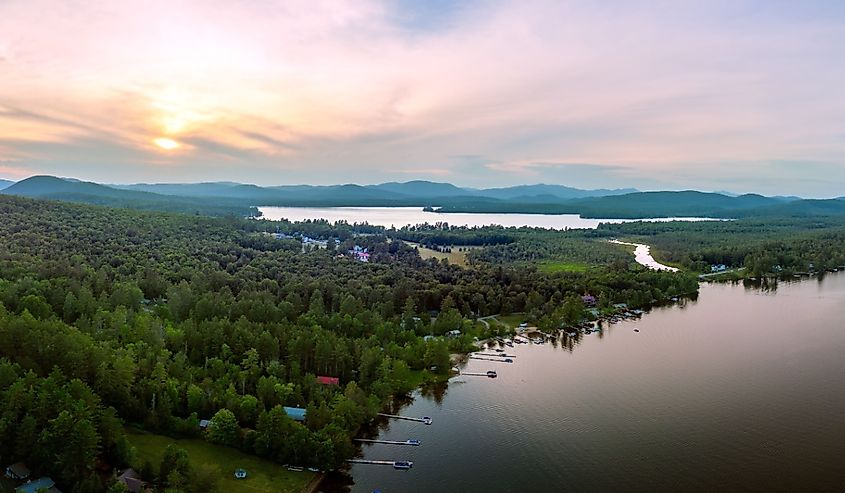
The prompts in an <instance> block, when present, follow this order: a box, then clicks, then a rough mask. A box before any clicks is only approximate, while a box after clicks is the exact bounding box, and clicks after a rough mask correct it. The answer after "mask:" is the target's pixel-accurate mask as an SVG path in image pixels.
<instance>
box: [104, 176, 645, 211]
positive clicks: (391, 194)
mask: <svg viewBox="0 0 845 493" xmlns="http://www.w3.org/2000/svg"><path fill="white" fill-rule="evenodd" d="M111 186H112V187H114V188H120V189H125V190H137V191H145V192H153V193H159V194H163V195H182V196H186V197H209V196H214V197H230V198H241V199H257V200H274V201H278V200H303V201H307V200H309V199H310V200H312V201H320V200H323V196H324V195H325V196H326V199H328V198H329V197H328V195H329V194H330V195H331V199H332V200H338V199H340V198H345V199H347V200H354V199H358V200H388V201H403V200H404V201H410V202H418V201H415V200H413V199H426V200H428V201H430V200H432V199H445V198H455V197H483V198H489V199H499V200H511V199H514V198H518V197H526V198H529V197H535V196H550V197H554V198H555V199H557V200H560V199H564V200H568V199H576V198H585V197H600V196H606V195H622V194H626V193H633V192H637V190H636V189H634V188H625V189H616V190H608V189H600V190H582V189H579V188H572V187H567V186H563V185H545V184H539V185H517V186H513V187H506V188H487V189H476V188H462V187H458V186H456V185H453V184H451V183H438V182H432V181H425V180H413V181H408V182H404V183H400V182H388V183H381V184H378V185H356V184H344V185H277V186H270V187H260V186H258V185H248V184H240V183H231V182H216V183H160V184H146V183H139V184H132V185H111ZM279 193H282V194H284V196H282V195H279ZM260 205H272V204H260ZM412 205H417V204H416V203H414V204H412ZM434 205H437V204H434Z"/></svg>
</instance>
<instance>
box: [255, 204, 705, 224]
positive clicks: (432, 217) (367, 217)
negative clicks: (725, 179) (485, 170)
mask: <svg viewBox="0 0 845 493" xmlns="http://www.w3.org/2000/svg"><path fill="white" fill-rule="evenodd" d="M258 210H259V211H261V214H262V217H263V218H265V219H272V220H279V219H287V220H289V221H304V220H306V219H326V220H328V221H329V222H332V223H333V222H336V221H341V220H343V221H347V222H349V223H350V224H352V223H356V222H358V223H363V222H368V223H370V224H372V225H375V226H384V227H387V228H389V227H391V226H396V227H397V228H401V227H402V226H405V225H409V224H410V225H414V224H422V223H426V222H427V223H429V224H434V223H436V222H447V223H449V224H451V225H453V226H489V225H491V224H498V225H501V226H506V227H510V226H516V227H520V226H533V227H538V228H552V229H572V228H584V229H595V228H596V227H598V225H599V223H622V222H630V221H632V220H631V219H586V218H583V217H581V216H579V215H578V214H471V213H449V214H438V213H436V212H423V210H422V208H421V207H259V208H258ZM638 220H639V219H638ZM707 220H712V219H708V218H696V217H682V218H658V219H648V221H707Z"/></svg>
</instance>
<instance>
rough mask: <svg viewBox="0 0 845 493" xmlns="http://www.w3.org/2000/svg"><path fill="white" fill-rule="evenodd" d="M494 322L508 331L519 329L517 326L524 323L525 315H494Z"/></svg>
mask: <svg viewBox="0 0 845 493" xmlns="http://www.w3.org/2000/svg"><path fill="white" fill-rule="evenodd" d="M495 320H496V321H498V322H499V323H500V324H502V325H504V326H505V327H507V328H509V329H515V328H517V327H519V324H521V323H522V322H525V314H524V313H512V314H510V315H496V318H495Z"/></svg>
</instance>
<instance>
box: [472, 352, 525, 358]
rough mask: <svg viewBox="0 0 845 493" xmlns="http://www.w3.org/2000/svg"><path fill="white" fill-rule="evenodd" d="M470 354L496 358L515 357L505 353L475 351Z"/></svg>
mask: <svg viewBox="0 0 845 493" xmlns="http://www.w3.org/2000/svg"><path fill="white" fill-rule="evenodd" d="M472 356H495V357H496V358H516V356H514V355H513V354H505V353H475V354H471V355H470V357H472Z"/></svg>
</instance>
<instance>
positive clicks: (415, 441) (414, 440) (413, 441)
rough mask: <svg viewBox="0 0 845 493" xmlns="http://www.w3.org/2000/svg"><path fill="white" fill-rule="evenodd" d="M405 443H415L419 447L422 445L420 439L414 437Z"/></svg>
mask: <svg viewBox="0 0 845 493" xmlns="http://www.w3.org/2000/svg"><path fill="white" fill-rule="evenodd" d="M405 443H407V444H408V445H413V446H414V447H419V446H420V445H422V444H421V443H420V441H419V440H416V439H414V438H412V439H410V440H406V441H405Z"/></svg>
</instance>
